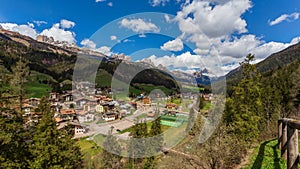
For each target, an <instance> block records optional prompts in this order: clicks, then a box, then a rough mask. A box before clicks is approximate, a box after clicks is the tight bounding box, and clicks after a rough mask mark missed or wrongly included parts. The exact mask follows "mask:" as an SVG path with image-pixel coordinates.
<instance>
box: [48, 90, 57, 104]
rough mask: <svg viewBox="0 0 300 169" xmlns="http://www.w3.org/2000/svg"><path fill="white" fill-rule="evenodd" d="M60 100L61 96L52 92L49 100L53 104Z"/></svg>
mask: <svg viewBox="0 0 300 169" xmlns="http://www.w3.org/2000/svg"><path fill="white" fill-rule="evenodd" d="M59 99H60V94H59V93H57V92H51V93H50V96H49V100H50V101H53V102H57V101H59Z"/></svg>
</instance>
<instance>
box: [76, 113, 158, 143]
mask: <svg viewBox="0 0 300 169" xmlns="http://www.w3.org/2000/svg"><path fill="white" fill-rule="evenodd" d="M153 110H154V108H153V107H149V108H145V107H144V108H142V109H139V110H137V111H135V112H134V113H133V114H132V115H131V116H128V117H125V118H123V119H121V120H115V121H112V122H106V123H101V124H97V122H98V120H99V119H100V117H96V119H95V121H93V122H92V123H90V124H89V125H88V126H89V131H88V132H87V133H85V134H81V135H76V136H74V138H81V137H87V136H96V135H98V134H103V135H107V134H108V132H109V131H110V130H111V128H112V127H113V134H116V133H118V131H117V130H120V131H122V130H125V129H127V128H130V127H131V126H133V125H134V120H135V119H136V118H137V117H138V116H140V115H142V114H145V113H148V112H150V111H153ZM122 137H125V136H124V135H122Z"/></svg>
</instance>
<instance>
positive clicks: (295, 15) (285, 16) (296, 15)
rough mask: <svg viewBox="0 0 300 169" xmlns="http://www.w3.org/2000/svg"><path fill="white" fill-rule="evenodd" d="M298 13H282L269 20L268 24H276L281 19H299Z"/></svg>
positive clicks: (281, 20)
mask: <svg viewBox="0 0 300 169" xmlns="http://www.w3.org/2000/svg"><path fill="white" fill-rule="evenodd" d="M299 15H300V13H298V12H294V13H292V14H283V15H281V16H279V17H278V18H276V19H275V20H273V21H269V25H270V26H273V25H277V24H279V23H281V22H283V21H294V20H297V19H299Z"/></svg>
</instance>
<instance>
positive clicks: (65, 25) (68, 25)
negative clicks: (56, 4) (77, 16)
mask: <svg viewBox="0 0 300 169" xmlns="http://www.w3.org/2000/svg"><path fill="white" fill-rule="evenodd" d="M60 26H61V28H63V29H69V28H72V27H74V26H75V22H72V21H68V20H66V19H62V20H61V21H60Z"/></svg>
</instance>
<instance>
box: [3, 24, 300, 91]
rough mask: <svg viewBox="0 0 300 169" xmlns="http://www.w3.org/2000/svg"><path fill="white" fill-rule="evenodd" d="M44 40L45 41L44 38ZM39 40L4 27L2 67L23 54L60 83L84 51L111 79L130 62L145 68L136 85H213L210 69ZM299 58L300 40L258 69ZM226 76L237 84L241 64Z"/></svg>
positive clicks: (133, 68) (263, 70) (33, 66)
mask: <svg viewBox="0 0 300 169" xmlns="http://www.w3.org/2000/svg"><path fill="white" fill-rule="evenodd" d="M44 39H45V41H43V40H44ZM38 40H39V41H37V40H35V39H32V38H30V37H27V36H24V35H21V34H19V33H16V32H11V31H7V30H4V29H2V28H0V68H1V69H5V71H11V68H12V66H13V65H14V63H15V62H16V61H17V60H18V59H19V57H20V56H22V57H23V58H26V60H28V62H29V63H28V65H29V67H30V69H31V70H34V71H36V72H39V73H43V74H47V75H50V76H51V77H52V78H53V79H55V80H56V81H57V83H61V82H63V81H65V80H72V75H73V71H74V66H75V63H76V60H77V55H78V54H83V55H89V56H91V55H92V56H94V57H99V58H101V59H102V63H101V65H100V66H99V70H101V71H102V72H106V73H105V74H106V75H109V78H111V77H112V76H113V75H114V76H115V77H117V78H118V79H120V80H122V79H126V78H128V77H126V76H127V75H126V73H122V72H117V73H116V74H114V73H115V70H116V68H117V66H118V65H119V64H120V63H122V62H124V63H125V64H127V65H128V66H127V67H128V69H129V70H128V71H127V72H134V71H137V70H142V69H145V70H144V71H143V72H141V73H139V74H137V75H136V77H135V78H134V79H132V81H131V82H130V83H132V84H134V83H144V84H152V85H157V86H165V87H167V88H177V87H176V86H177V81H180V82H183V83H193V82H194V81H195V80H196V83H197V84H201V85H210V83H211V79H210V78H209V77H208V76H206V74H207V73H208V70H207V69H203V70H199V71H196V72H194V73H193V74H188V73H185V72H183V71H171V72H170V71H168V70H167V69H166V68H164V67H163V66H161V65H160V66H158V67H155V66H154V65H153V64H149V63H145V62H139V63H136V62H135V63H133V62H130V61H128V60H125V59H124V58H125V57H124V55H120V56H118V55H115V56H113V57H108V56H105V55H104V54H102V53H99V52H97V51H92V50H89V49H86V48H80V47H77V46H76V45H74V44H72V45H70V44H67V43H65V42H64V43H60V42H54V41H53V40H49V38H46V37H39V39H38ZM298 59H300V43H299V44H295V45H292V46H290V47H288V48H286V49H284V50H282V51H280V52H277V53H274V54H272V55H271V56H269V57H267V58H266V59H265V60H263V61H262V62H260V63H257V68H258V70H259V71H260V72H261V73H263V74H268V73H269V72H271V71H276V70H277V69H278V68H280V67H284V66H285V65H288V64H290V63H292V62H294V61H296V60H298ZM1 69H0V70H1ZM225 77H226V80H227V84H228V86H232V85H233V84H236V83H237V82H238V81H239V79H240V78H241V70H240V67H238V68H236V69H234V70H232V71H231V72H229V73H228V74H227V75H226V76H225Z"/></svg>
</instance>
